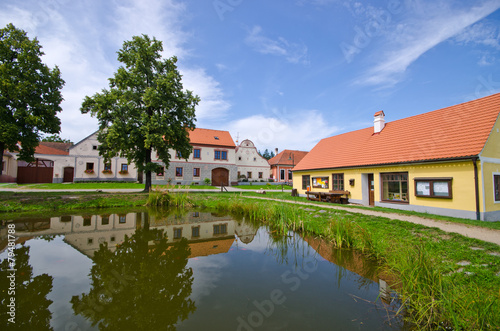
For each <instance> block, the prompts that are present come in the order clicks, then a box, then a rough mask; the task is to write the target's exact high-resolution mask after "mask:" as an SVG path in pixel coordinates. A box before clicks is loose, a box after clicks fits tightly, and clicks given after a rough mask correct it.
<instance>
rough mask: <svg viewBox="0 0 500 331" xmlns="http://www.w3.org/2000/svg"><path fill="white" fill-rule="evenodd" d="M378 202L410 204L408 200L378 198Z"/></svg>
mask: <svg viewBox="0 0 500 331" xmlns="http://www.w3.org/2000/svg"><path fill="white" fill-rule="evenodd" d="M380 202H384V203H395V204H398V205H409V204H410V202H409V201H402V200H380Z"/></svg>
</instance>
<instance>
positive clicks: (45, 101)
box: [0, 24, 64, 175]
mask: <svg viewBox="0 0 500 331" xmlns="http://www.w3.org/2000/svg"><path fill="white" fill-rule="evenodd" d="M43 54H44V53H43V52H42V46H40V44H39V43H38V40H37V39H36V38H35V39H33V40H30V39H29V38H28V36H27V35H26V32H24V31H23V30H20V29H17V28H16V27H15V26H14V25H12V24H8V25H7V26H6V27H5V28H3V29H0V155H3V152H4V150H5V149H8V150H10V151H13V152H14V151H19V158H20V159H21V160H25V161H31V160H32V159H33V154H34V153H35V148H36V146H37V145H38V142H39V140H40V136H41V133H43V132H44V133H52V134H54V133H59V131H60V127H61V120H60V119H59V118H58V117H57V113H58V112H60V111H61V110H62V109H61V107H60V104H61V102H62V100H63V98H62V95H61V89H62V87H63V86H64V81H63V80H62V78H61V73H60V71H59V68H58V67H57V66H56V67H55V68H54V69H50V68H49V67H48V66H47V65H46V64H44V63H42V60H41V57H42V55H43ZM18 143H20V145H21V148H20V149H19V147H18ZM1 174H2V169H1V167H0V175H1Z"/></svg>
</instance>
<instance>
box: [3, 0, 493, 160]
mask: <svg viewBox="0 0 500 331" xmlns="http://www.w3.org/2000/svg"><path fill="white" fill-rule="evenodd" d="M0 4H1V8H2V9H1V11H0V24H1V25H2V26H5V25H6V24H7V23H9V22H12V23H13V24H14V25H15V26H17V27H18V28H22V29H24V30H25V31H27V32H28V35H29V36H30V37H31V38H33V37H35V36H36V37H37V38H38V39H39V41H40V44H41V45H42V46H43V51H44V52H45V56H44V59H43V60H44V62H45V63H47V64H48V65H49V66H51V67H53V66H54V65H58V66H59V68H60V69H61V71H62V76H63V78H64V80H65V81H66V85H65V87H64V89H63V96H64V98H65V101H64V102H63V104H62V107H63V112H62V113H60V115H59V116H60V118H61V121H62V132H61V136H62V137H63V138H67V139H71V140H72V141H73V142H78V141H79V140H81V139H82V138H84V137H86V136H87V135H89V134H90V133H92V132H94V131H95V130H96V129H97V121H96V120H95V119H94V118H91V117H90V116H89V115H82V114H81V113H80V111H79V108H80V105H81V102H82V100H83V98H84V97H85V96H86V95H93V94H94V93H96V92H99V91H100V90H101V89H102V88H107V87H108V81H107V79H108V78H109V77H112V75H113V73H114V72H116V70H117V68H118V66H119V65H120V64H119V63H118V62H117V60H116V51H117V50H118V49H120V48H121V46H122V44H123V42H124V41H125V40H130V39H131V37H132V36H134V35H140V34H148V35H149V36H151V37H152V36H154V37H156V38H157V39H159V40H162V41H163V43H164V49H165V50H164V54H163V55H164V56H165V57H170V56H172V55H176V56H177V57H178V58H179V61H178V66H179V70H180V71H181V74H182V75H183V83H184V87H185V88H187V89H189V90H192V91H194V93H195V94H198V95H199V96H200V97H201V99H202V101H201V103H200V105H199V106H198V108H197V119H198V120H197V126H198V127H201V128H209V129H220V130H227V131H229V132H230V133H231V135H232V136H233V139H234V140H236V138H237V137H239V140H240V141H242V140H243V139H251V140H253V141H254V143H255V144H256V146H257V148H258V149H260V150H262V151H263V150H264V149H266V148H268V149H274V148H279V149H280V150H283V149H299V150H310V149H311V148H312V147H313V146H314V145H315V144H316V143H317V142H318V141H319V140H320V139H322V138H325V137H329V136H332V135H335V134H339V133H342V132H347V131H352V130H356V129H361V128H365V127H368V126H371V125H373V114H374V113H375V112H377V111H379V110H384V112H385V114H386V120H387V121H393V120H397V119H400V118H404V117H408V116H412V115H416V114H421V113H424V112H428V111H432V110H435V109H439V108H442V107H447V106H451V105H454V104H458V103H461V102H464V101H468V100H472V99H476V98H479V97H482V96H486V95H490V94H493V93H496V92H500V10H499V8H500V0H475V1H449V0H433V1H428V0H407V1H404V0H388V1H350V0H272V1H270V0H267V1H263V0H204V1H201V0H184V1H180V0H125V1H118V0H114V1H98V0H85V1H83V0H82V1H70V0H21V1H20V0H0ZM423 134H425V128H423Z"/></svg>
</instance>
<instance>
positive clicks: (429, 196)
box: [415, 195, 453, 199]
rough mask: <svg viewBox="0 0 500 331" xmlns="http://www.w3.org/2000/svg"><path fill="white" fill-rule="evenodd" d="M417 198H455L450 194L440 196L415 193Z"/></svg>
mask: <svg viewBox="0 0 500 331" xmlns="http://www.w3.org/2000/svg"><path fill="white" fill-rule="evenodd" d="M415 196H416V197H417V198H431V199H453V197H451V196H448V197H445V196H438V195H432V196H431V195H415Z"/></svg>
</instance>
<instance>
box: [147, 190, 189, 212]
mask: <svg viewBox="0 0 500 331" xmlns="http://www.w3.org/2000/svg"><path fill="white" fill-rule="evenodd" d="M192 205H193V204H192V202H191V199H190V197H189V192H188V190H187V189H185V190H182V191H175V192H170V191H169V189H168V188H159V187H153V189H152V190H151V192H149V195H148V200H147V201H146V206H148V207H175V208H189V207H191V206H192Z"/></svg>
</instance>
